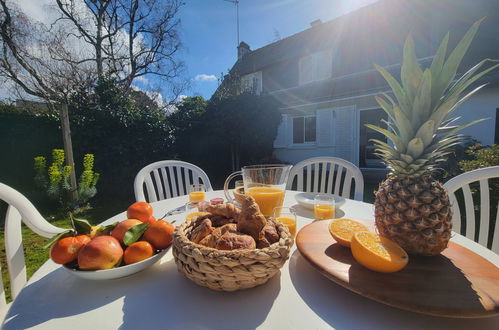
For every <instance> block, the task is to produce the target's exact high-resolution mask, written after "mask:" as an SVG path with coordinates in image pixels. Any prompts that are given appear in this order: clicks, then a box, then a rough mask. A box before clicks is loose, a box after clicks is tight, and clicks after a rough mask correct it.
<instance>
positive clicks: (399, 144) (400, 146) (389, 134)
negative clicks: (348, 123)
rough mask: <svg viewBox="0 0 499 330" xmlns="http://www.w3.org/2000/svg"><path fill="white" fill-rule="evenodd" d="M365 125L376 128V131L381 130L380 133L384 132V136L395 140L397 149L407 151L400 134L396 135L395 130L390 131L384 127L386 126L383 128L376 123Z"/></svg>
mask: <svg viewBox="0 0 499 330" xmlns="http://www.w3.org/2000/svg"><path fill="white" fill-rule="evenodd" d="M365 126H366V127H368V128H370V129H372V130H375V131H376V132H379V133H381V134H383V135H384V136H386V137H387V138H389V139H390V140H391V141H392V142H393V144H395V147H396V149H397V151H399V152H404V151H405V145H404V144H403V143H402V141H401V140H400V138H399V137H398V136H396V135H395V134H394V133H393V132H390V131H389V130H387V129H384V128H381V127H378V126H375V125H371V124H366V125H365Z"/></svg>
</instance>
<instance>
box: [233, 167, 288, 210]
mask: <svg viewBox="0 0 499 330" xmlns="http://www.w3.org/2000/svg"><path fill="white" fill-rule="evenodd" d="M291 167H292V166H291V165H285V164H269V165H252V166H244V167H243V168H242V169H241V171H238V172H234V173H232V174H231V175H229V177H228V178H227V180H225V184H224V191H225V196H226V197H227V199H228V200H229V201H232V200H233V199H234V198H233V197H232V196H230V195H229V189H228V186H229V182H230V181H231V180H232V178H234V177H235V176H238V175H241V176H242V177H243V182H244V193H245V194H246V195H249V196H251V197H253V198H254V199H255V201H256V203H257V204H258V206H259V207H260V211H261V212H262V214H263V215H266V216H272V215H273V214H274V208H275V207H281V206H282V203H283V201H284V190H285V189H286V183H287V181H288V176H289V172H290V170H291Z"/></svg>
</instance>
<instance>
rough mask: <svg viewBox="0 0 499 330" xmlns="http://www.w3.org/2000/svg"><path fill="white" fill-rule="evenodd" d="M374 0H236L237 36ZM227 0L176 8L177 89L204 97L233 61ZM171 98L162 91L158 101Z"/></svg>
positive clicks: (27, 2)
mask: <svg viewBox="0 0 499 330" xmlns="http://www.w3.org/2000/svg"><path fill="white" fill-rule="evenodd" d="M17 1H19V2H17ZM375 1H376V0H239V22H240V28H239V31H240V32H239V33H240V41H244V42H246V43H247V44H249V45H250V47H251V49H252V50H255V49H257V48H260V47H263V46H265V45H268V44H269V43H272V42H274V41H275V40H277V39H278V38H285V37H288V36H290V35H293V34H295V33H298V32H300V31H303V30H305V29H307V28H309V27H310V22H312V21H315V20H317V19H320V20H322V21H323V22H325V21H328V20H331V19H333V18H335V17H337V16H341V15H343V14H345V13H348V12H350V11H352V10H355V9H357V8H359V7H362V6H365V5H368V4H370V3H373V2H375ZM13 2H17V4H18V5H19V6H20V7H21V10H23V12H24V13H25V14H26V15H28V17H31V18H32V19H34V20H37V21H40V22H42V23H44V24H49V25H50V24H51V23H52V22H53V21H54V19H55V18H57V16H58V13H57V12H56V11H54V0H13ZM232 2H233V1H232ZM232 2H231V1H227V0H184V3H185V4H184V5H183V6H182V8H181V10H180V12H179V18H180V20H181V26H180V28H179V34H180V40H181V42H182V44H183V47H182V49H181V50H180V51H179V52H178V58H179V59H180V60H181V61H183V62H184V64H185V72H184V73H183V77H182V78H183V79H186V80H188V81H189V82H190V87H189V88H188V89H186V90H184V91H183V93H182V94H183V95H182V96H194V95H201V96H203V97H204V98H206V99H209V98H210V97H211V95H212V94H213V92H214V91H215V90H216V88H217V86H218V79H219V78H220V77H221V75H222V73H227V72H228V70H229V69H230V68H231V67H232V66H233V65H234V63H235V62H236V59H237V48H236V47H237V29H236V26H237V24H236V6H235V4H234V3H232ZM51 8H52V11H51ZM82 8H83V7H82ZM74 48H75V49H78V48H81V47H74ZM80 51H81V49H80ZM158 85H159V81H158V79H157V78H155V77H154V76H144V77H141V79H136V80H135V81H134V87H135V88H137V89H141V90H144V91H148V90H149V91H157V90H158ZM151 95H152V92H151ZM9 96H10V93H9V91H8V88H5V87H3V88H1V87H0V98H2V99H3V98H8V97H9ZM160 96H161V95H160ZM171 98H172V97H171V96H169V95H162V97H160V98H159V99H160V100H159V101H160V102H162V101H163V100H170V99H171Z"/></svg>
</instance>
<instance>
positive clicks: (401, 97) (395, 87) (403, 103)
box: [374, 64, 410, 114]
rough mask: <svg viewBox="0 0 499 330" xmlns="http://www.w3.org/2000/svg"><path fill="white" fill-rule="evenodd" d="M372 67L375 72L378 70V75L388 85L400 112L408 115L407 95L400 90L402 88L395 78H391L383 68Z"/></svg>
mask: <svg viewBox="0 0 499 330" xmlns="http://www.w3.org/2000/svg"><path fill="white" fill-rule="evenodd" d="M374 67H375V68H376V70H378V72H379V73H381V75H382V76H383V78H385V80H386V82H387V83H388V85H390V88H391V89H392V92H393V94H394V95H395V97H396V98H397V101H398V103H399V106H400V108H401V109H402V111H404V113H406V114H408V113H409V110H410V103H409V101H408V100H407V95H406V94H405V92H404V90H403V89H402V86H400V84H399V82H398V81H397V80H396V79H395V78H393V76H392V75H391V74H390V72H388V71H387V70H386V69H385V68H383V67H382V66H379V65H377V64H375V65H374Z"/></svg>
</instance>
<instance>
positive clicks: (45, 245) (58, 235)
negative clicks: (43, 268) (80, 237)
mask: <svg viewBox="0 0 499 330" xmlns="http://www.w3.org/2000/svg"><path fill="white" fill-rule="evenodd" d="M73 232H74V230H73V229H68V230H65V231H63V232H62V233H59V234H57V235H55V236H52V237H51V238H49V239H48V240H47V241H46V242H45V244H44V245H43V248H44V249H48V248H49V247H51V246H52V245H54V243H55V242H57V241H58V240H59V239H61V238H62V237H63V236H65V235H67V234H69V233H73Z"/></svg>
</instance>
